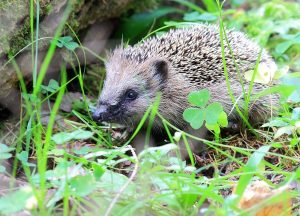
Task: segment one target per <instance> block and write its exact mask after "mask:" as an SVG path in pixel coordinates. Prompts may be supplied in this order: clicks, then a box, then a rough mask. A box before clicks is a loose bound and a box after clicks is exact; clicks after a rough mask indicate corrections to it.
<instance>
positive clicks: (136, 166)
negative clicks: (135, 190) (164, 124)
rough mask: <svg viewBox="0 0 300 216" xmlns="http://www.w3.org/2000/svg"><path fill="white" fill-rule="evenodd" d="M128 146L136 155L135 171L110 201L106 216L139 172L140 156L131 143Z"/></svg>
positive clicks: (133, 154)
mask: <svg viewBox="0 0 300 216" xmlns="http://www.w3.org/2000/svg"><path fill="white" fill-rule="evenodd" d="M127 147H129V149H130V151H131V153H132V156H133V157H134V159H135V166H134V169H133V172H132V174H131V176H130V177H129V179H128V181H127V182H126V183H125V184H124V185H123V186H122V188H121V189H120V190H119V192H118V193H117V195H116V196H115V198H114V199H113V200H112V202H111V203H110V205H109V207H108V209H107V210H106V212H105V214H104V216H109V215H110V213H111V211H112V209H113V207H114V205H115V204H116V203H117V202H118V200H119V198H120V196H121V194H122V193H123V192H124V190H125V189H126V188H127V187H128V185H129V184H130V182H131V181H132V180H133V178H134V177H135V176H136V174H137V171H138V165H139V161H138V157H137V155H136V153H135V152H134V149H133V148H132V146H131V145H128V146H127Z"/></svg>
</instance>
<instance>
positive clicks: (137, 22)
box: [115, 7, 181, 43]
mask: <svg viewBox="0 0 300 216" xmlns="http://www.w3.org/2000/svg"><path fill="white" fill-rule="evenodd" d="M171 13H181V10H179V9H177V8H174V7H160V8H157V9H156V10H152V11H151V12H145V13H135V14H133V15H132V16H130V17H129V18H125V19H122V20H121V23H120V25H119V28H118V29H117V31H116V33H115V35H116V37H119V38H123V41H129V40H130V42H132V43H135V42H137V41H139V40H140V39H141V38H142V37H144V36H145V35H146V34H147V33H148V32H149V29H151V26H152V25H153V23H154V21H156V22H157V21H159V19H160V18H161V17H163V16H165V15H167V14H171Z"/></svg>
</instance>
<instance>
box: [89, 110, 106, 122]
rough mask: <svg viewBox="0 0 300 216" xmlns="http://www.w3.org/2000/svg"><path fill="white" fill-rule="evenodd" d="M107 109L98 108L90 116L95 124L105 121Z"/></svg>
mask: <svg viewBox="0 0 300 216" xmlns="http://www.w3.org/2000/svg"><path fill="white" fill-rule="evenodd" d="M106 116H107V108H106V106H99V107H97V109H96V110H95V111H94V113H93V114H92V118H93V120H94V121H96V122H102V121H105V120H106Z"/></svg>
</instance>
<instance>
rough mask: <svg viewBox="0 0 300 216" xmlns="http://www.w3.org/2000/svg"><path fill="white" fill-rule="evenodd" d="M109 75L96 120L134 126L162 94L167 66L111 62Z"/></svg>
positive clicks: (158, 61)
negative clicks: (157, 96)
mask: <svg viewBox="0 0 300 216" xmlns="http://www.w3.org/2000/svg"><path fill="white" fill-rule="evenodd" d="M106 71H107V72H106V79H105V82H104V86H103V90H102V92H101V95H100V98H99V101H98V105H97V109H96V110H95V112H94V113H93V119H94V120H95V121H97V122H115V123H121V124H125V125H132V126H134V125H136V124H137V123H138V122H139V120H140V119H141V117H142V116H143V114H144V113H145V111H146V110H147V108H148V107H149V106H150V105H151V104H152V103H153V102H154V100H155V97H156V95H157V93H158V92H159V91H162V89H163V86H164V83H165V81H166V79H167V73H168V63H167V62H166V61H165V60H162V59H151V60H147V61H146V62H144V63H137V62H134V61H131V60H128V59H124V58H121V57H120V58H111V59H110V60H109V61H108V63H107V64H106Z"/></svg>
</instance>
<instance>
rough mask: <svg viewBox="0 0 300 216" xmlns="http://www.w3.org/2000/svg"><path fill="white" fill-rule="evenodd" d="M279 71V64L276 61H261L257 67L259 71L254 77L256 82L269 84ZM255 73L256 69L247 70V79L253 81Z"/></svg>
mask: <svg viewBox="0 0 300 216" xmlns="http://www.w3.org/2000/svg"><path fill="white" fill-rule="evenodd" d="M276 71H277V66H276V64H275V63H271V64H266V63H264V62H262V63H260V64H259V65H258V67H257V72H256V75H255V78H254V82H257V83H262V84H268V83H270V82H271V81H272V80H273V78H274V76H275V73H276ZM253 75H254V70H251V71H247V72H245V75H244V76H245V79H246V80H247V81H251V79H252V76H253Z"/></svg>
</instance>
